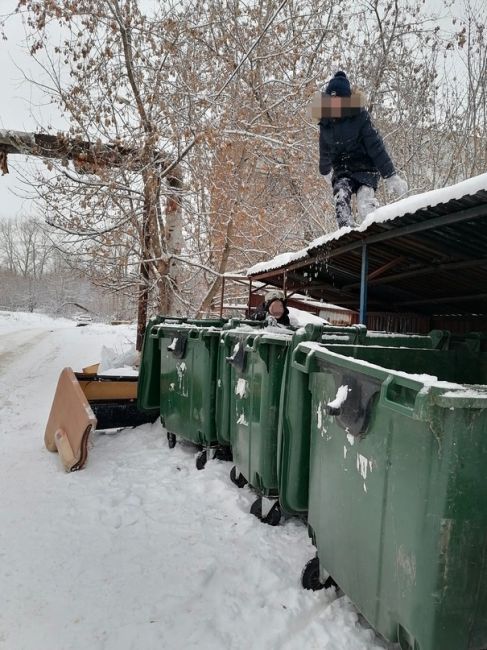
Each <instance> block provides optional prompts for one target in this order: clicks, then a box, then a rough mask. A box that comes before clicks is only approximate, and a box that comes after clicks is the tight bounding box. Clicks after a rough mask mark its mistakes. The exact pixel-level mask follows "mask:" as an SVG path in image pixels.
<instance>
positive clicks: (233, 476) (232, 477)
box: [230, 465, 248, 488]
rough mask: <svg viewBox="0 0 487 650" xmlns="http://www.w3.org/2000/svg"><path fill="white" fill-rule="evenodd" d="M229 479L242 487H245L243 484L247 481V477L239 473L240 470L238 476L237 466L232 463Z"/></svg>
mask: <svg viewBox="0 0 487 650" xmlns="http://www.w3.org/2000/svg"><path fill="white" fill-rule="evenodd" d="M230 480H231V481H232V483H233V484H234V485H236V486H237V487H238V488H243V487H245V486H246V485H247V483H248V481H247V479H246V478H245V476H244V475H243V474H240V472H239V473H238V476H237V468H236V467H235V465H234V466H233V467H232V469H231V470H230Z"/></svg>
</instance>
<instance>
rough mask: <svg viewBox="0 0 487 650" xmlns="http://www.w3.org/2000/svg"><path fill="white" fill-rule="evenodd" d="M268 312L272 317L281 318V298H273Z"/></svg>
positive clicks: (282, 307) (282, 312) (282, 306)
mask: <svg viewBox="0 0 487 650" xmlns="http://www.w3.org/2000/svg"><path fill="white" fill-rule="evenodd" d="M269 314H270V315H271V316H274V318H281V316H282V315H283V314H284V305H283V303H282V300H274V302H272V303H271V304H270V306H269Z"/></svg>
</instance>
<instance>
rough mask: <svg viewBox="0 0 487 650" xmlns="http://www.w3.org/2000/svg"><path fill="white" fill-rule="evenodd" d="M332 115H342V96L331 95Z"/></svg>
mask: <svg viewBox="0 0 487 650" xmlns="http://www.w3.org/2000/svg"><path fill="white" fill-rule="evenodd" d="M329 106H330V117H340V116H341V114H342V98H341V97H330V104H329Z"/></svg>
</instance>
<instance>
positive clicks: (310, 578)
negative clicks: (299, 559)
mask: <svg viewBox="0 0 487 650" xmlns="http://www.w3.org/2000/svg"><path fill="white" fill-rule="evenodd" d="M301 584H302V585H303V587H304V588H305V589H311V590H312V591H318V590H319V589H324V588H325V583H324V582H321V580H320V561H319V559H318V557H314V558H313V559H312V560H310V561H309V562H308V563H307V564H306V566H305V567H304V569H303V573H302V574H301Z"/></svg>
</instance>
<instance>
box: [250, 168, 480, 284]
mask: <svg viewBox="0 0 487 650" xmlns="http://www.w3.org/2000/svg"><path fill="white" fill-rule="evenodd" d="M482 190H484V191H487V173H486V174H480V175H479V176H474V177H472V178H468V179H467V180H465V181H461V182H460V183H456V184H455V185H449V186H447V187H442V188H440V189H437V190H431V191H429V192H423V193H422V194H415V195H414V196H409V197H407V198H405V199H401V200H400V201H395V202H394V203H389V204H388V205H384V206H382V207H380V208H378V209H377V210H375V211H374V212H371V213H370V214H369V215H368V216H367V217H366V218H365V220H364V221H363V223H362V224H361V225H360V226H358V227H357V228H348V227H345V228H340V229H339V230H336V231H334V232H332V233H328V234H326V235H322V236H321V237H318V238H317V239H315V240H314V241H312V242H311V243H310V244H309V246H307V247H306V248H302V249H301V250H298V251H295V252H288V253H281V254H280V255H277V256H276V257H274V258H272V259H270V260H267V261H265V262H259V263H258V264H254V265H253V266H251V267H250V268H249V269H248V270H247V275H259V274H260V273H266V272H267V271H273V270H275V269H279V268H283V267H286V266H289V265H290V264H292V263H294V262H299V261H301V260H303V259H306V257H307V256H308V255H309V254H310V252H311V251H313V250H315V249H317V248H321V247H322V246H323V245H324V244H326V243H328V242H330V241H333V240H337V239H340V237H342V236H343V235H345V234H347V233H349V232H352V231H353V232H365V231H366V230H367V229H368V228H369V227H370V226H372V225H373V224H380V223H384V222H386V221H392V220H394V219H397V218H399V217H403V216H404V215H406V214H414V213H415V212H418V211H419V210H424V209H426V208H433V207H435V206H438V205H440V204H446V203H448V202H449V201H454V200H458V199H461V198H463V197H465V196H472V195H474V194H476V193H477V192H480V191H482Z"/></svg>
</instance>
